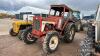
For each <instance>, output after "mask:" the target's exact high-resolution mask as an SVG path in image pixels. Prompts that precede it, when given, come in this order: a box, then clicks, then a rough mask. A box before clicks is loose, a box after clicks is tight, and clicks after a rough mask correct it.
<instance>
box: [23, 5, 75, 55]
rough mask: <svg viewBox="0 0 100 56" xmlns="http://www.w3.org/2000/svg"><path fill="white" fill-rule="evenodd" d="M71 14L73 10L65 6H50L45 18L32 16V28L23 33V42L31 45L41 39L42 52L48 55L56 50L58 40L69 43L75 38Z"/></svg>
mask: <svg viewBox="0 0 100 56" xmlns="http://www.w3.org/2000/svg"><path fill="white" fill-rule="evenodd" d="M52 11H53V12H52ZM72 12H73V10H72V9H70V8H69V7H67V6H66V5H51V9H50V11H49V15H48V17H47V18H42V17H41V16H34V18H33V24H32V27H31V28H28V29H26V31H25V34H24V38H23V39H24V42H25V43H26V44H32V43H34V42H35V41H36V40H37V39H41V42H42V44H43V50H44V51H45V52H49V53H51V52H53V51H55V50H56V49H57V47H58V44H59V38H62V40H63V41H64V42H66V43H71V42H72V41H73V39H74V36H75V23H74V17H73V14H72ZM60 36H62V37H60Z"/></svg>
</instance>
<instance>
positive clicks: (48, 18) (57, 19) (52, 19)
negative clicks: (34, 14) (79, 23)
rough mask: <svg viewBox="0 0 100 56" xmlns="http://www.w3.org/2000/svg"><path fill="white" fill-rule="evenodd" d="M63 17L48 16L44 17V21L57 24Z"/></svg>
mask: <svg viewBox="0 0 100 56" xmlns="http://www.w3.org/2000/svg"><path fill="white" fill-rule="evenodd" d="M61 18H62V17H58V16H48V17H47V18H46V19H43V21H48V22H55V24H57V22H58V21H59V19H61Z"/></svg>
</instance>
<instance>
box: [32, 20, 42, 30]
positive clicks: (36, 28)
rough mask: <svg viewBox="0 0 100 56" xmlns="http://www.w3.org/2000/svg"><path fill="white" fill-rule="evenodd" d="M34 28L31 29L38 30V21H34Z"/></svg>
mask: <svg viewBox="0 0 100 56" xmlns="http://www.w3.org/2000/svg"><path fill="white" fill-rule="evenodd" d="M33 23H34V26H33V29H35V30H39V29H40V21H39V20H34V22H33Z"/></svg>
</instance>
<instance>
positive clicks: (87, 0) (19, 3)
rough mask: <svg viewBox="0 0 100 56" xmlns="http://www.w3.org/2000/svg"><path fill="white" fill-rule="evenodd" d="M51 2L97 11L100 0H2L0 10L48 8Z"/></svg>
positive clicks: (82, 9)
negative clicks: (30, 7) (28, 7)
mask: <svg viewBox="0 0 100 56" xmlns="http://www.w3.org/2000/svg"><path fill="white" fill-rule="evenodd" d="M51 4H66V5H68V6H69V7H71V8H74V9H78V10H80V11H95V10H96V8H97V5H98V4H100V0H0V10H6V11H17V10H19V9H21V8H22V7H25V6H32V7H39V8H43V9H48V8H49V5H51Z"/></svg>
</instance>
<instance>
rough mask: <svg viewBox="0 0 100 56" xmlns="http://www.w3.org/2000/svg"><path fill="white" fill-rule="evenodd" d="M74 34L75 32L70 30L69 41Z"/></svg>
mask: <svg viewBox="0 0 100 56" xmlns="http://www.w3.org/2000/svg"><path fill="white" fill-rule="evenodd" d="M74 32H75V30H74V28H72V29H71V30H70V33H69V35H70V37H69V39H70V40H72V39H73V35H74Z"/></svg>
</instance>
